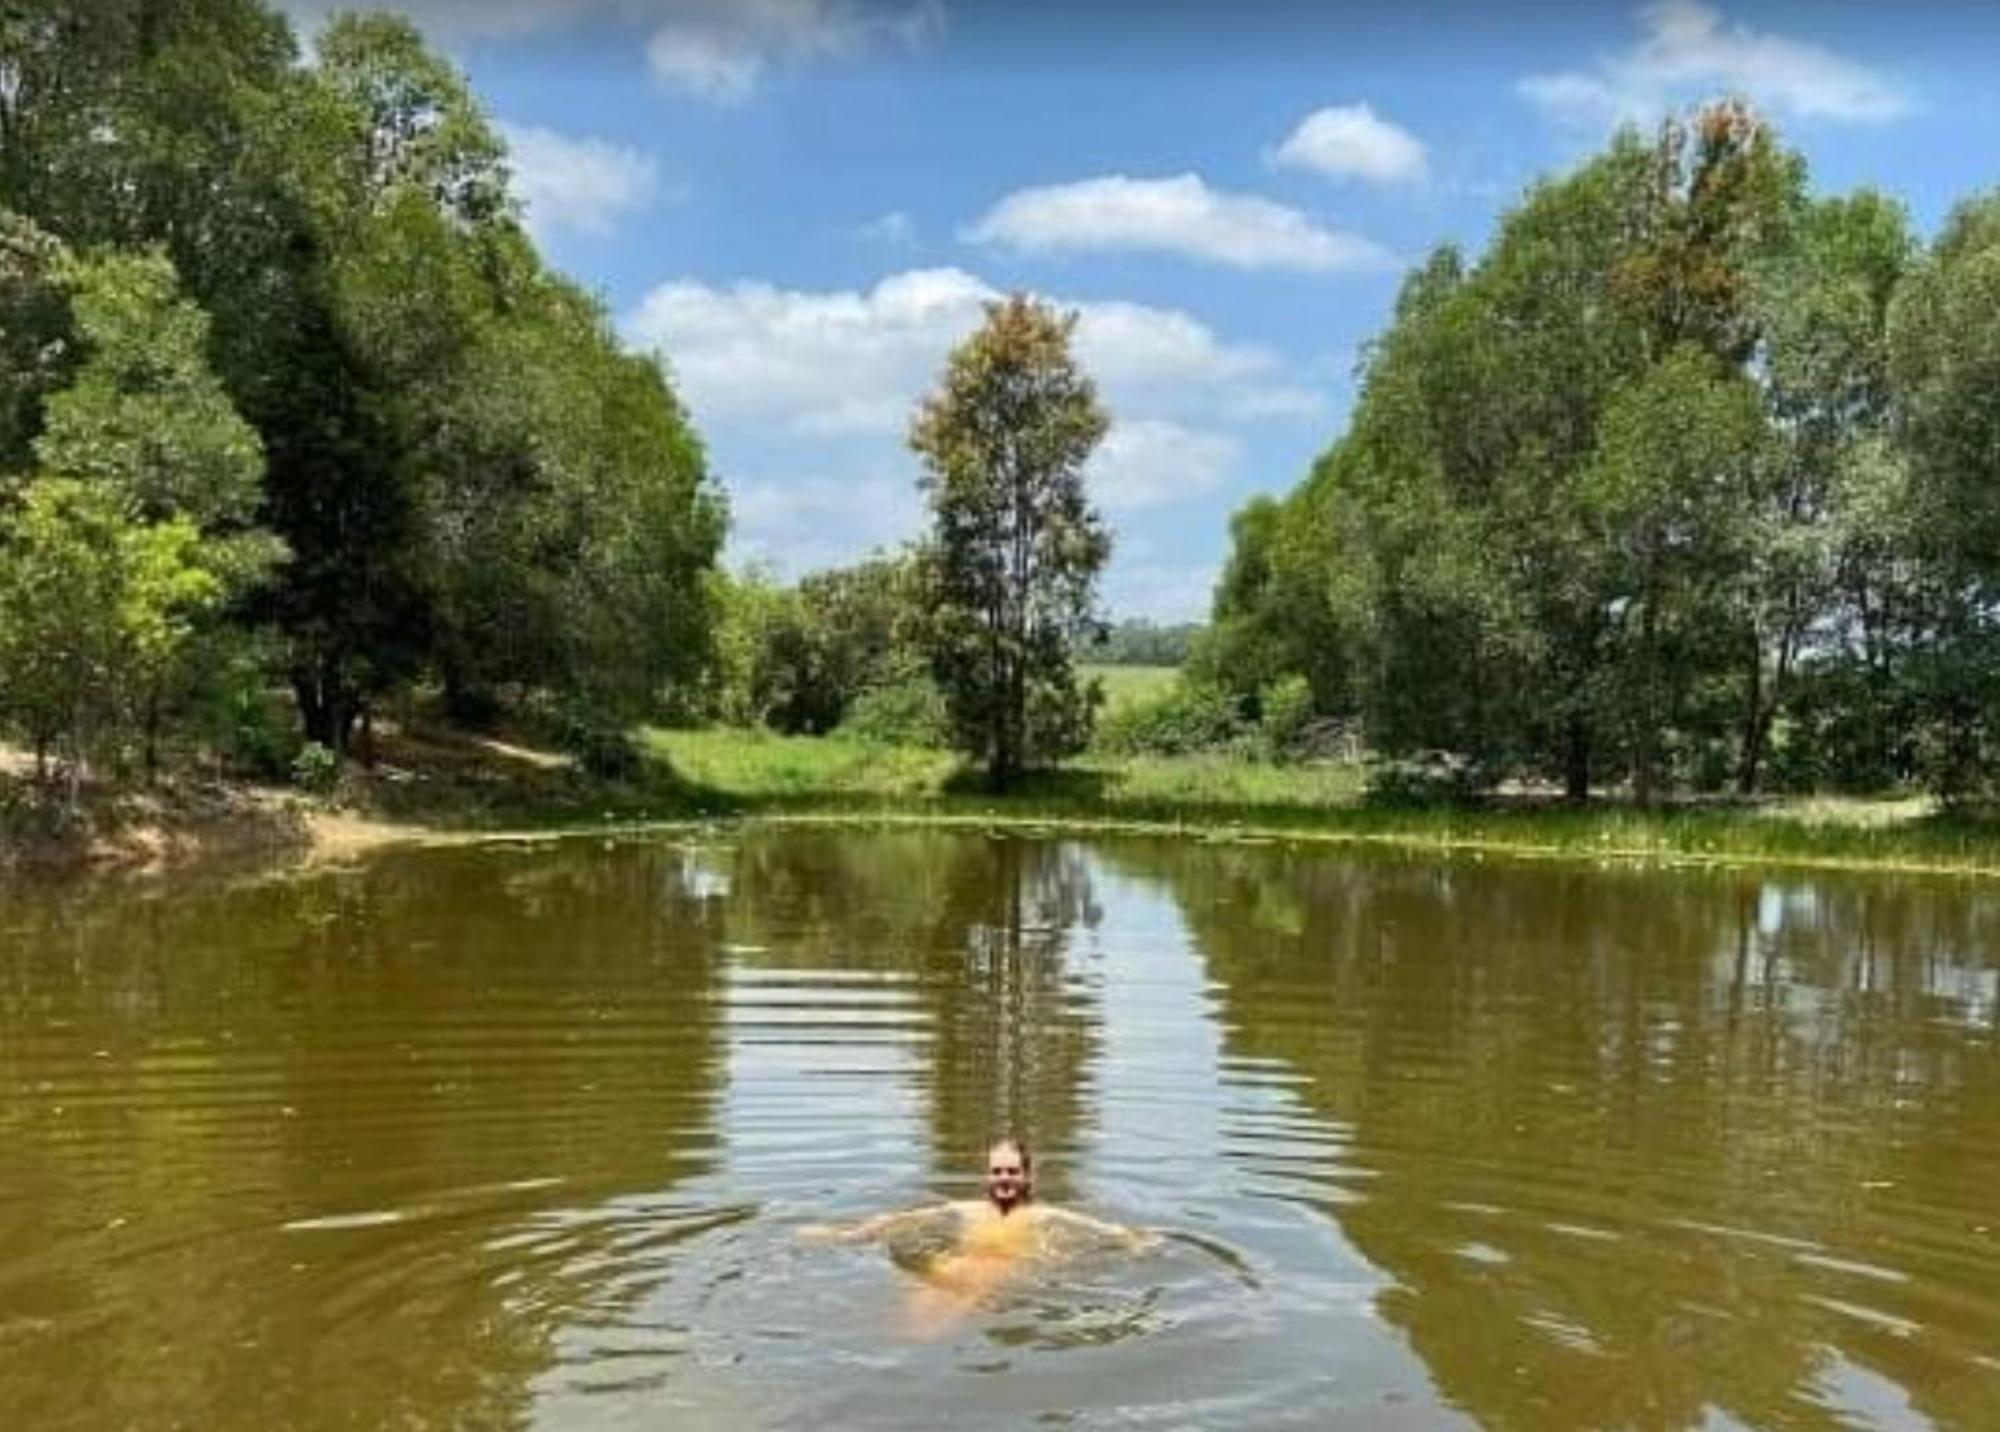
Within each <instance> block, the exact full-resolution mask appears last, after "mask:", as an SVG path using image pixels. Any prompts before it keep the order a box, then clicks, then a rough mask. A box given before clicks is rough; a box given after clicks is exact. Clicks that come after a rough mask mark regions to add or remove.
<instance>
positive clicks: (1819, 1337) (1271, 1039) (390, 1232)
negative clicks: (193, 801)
mask: <svg viewBox="0 0 2000 1432" xmlns="http://www.w3.org/2000/svg"><path fill="white" fill-rule="evenodd" d="M1996 997H2000V889H1996V888H1992V887H1987V886H1982V885H1972V884H1953V883H1945V882H1938V883H1930V882H1919V881H1912V880H1855V879H1833V878H1818V877H1814V878H1804V877H1792V876H1787V877H1784V878H1765V877H1759V876H1756V875H1750V874H1719V873H1708V874H1699V875H1670V874H1660V873H1643V872H1635V871H1593V870H1578V869H1557V868H1553V867H1535V866H1495V865H1493V864H1484V865H1481V864H1448V865H1438V864H1428V863H1415V862H1406V861H1396V860H1381V859H1372V860H1363V859H1357V858H1355V857H1351V856H1346V855H1341V854H1338V853H1329V852H1327V851H1324V850H1320V851H1310V850H1303V849H1289V850H1288V849H1286V848H1283V847H1266V848H1243V847H1220V846H1212V845H1202V844H1193V843H1188V844H1174V843H1168V842H1110V843H1088V844H1079V843H1072V842H1058V841H1037V840H1024V839H994V838H981V837H976V836H973V837H967V836H954V835H947V834H938V833H933V834H895V835H870V834H859V833H840V834H828V833H763V834H756V835H752V836H747V837H744V838H742V839H740V840H737V839H734V838H730V837H723V836H717V837H716V838H714V839H712V840H706V841H699V842H692V843H680V844H674V843H668V842H664V841H657V842H626V843H610V844H607V843H605V842H601V841H595V840H592V841H582V842H575V843H569V844H564V845H558V846H553V847H539V848H532V849H530V848H518V849H517V848H505V847H496V848H487V849H478V850H449V851H432V852H423V853H408V854H401V855H394V856H389V857H385V858H381V859H378V860H376V861H374V862H372V863H369V864H367V865H365V866H362V867H360V868H357V869H355V870H351V871H343V872H332V873H322V874H316V875H311V876H305V877H299V878H290V879H273V880H266V881H261V882H254V883H248V884H236V885H232V886H227V887H219V886H217V887H208V888H193V889H182V890H172V889H161V888H157V887H145V888H128V887H118V888H93V889H91V890H87V891H70V892H67V893H62V894H37V893H36V892H33V891H26V890H22V889H20V888H18V887H16V888H9V889H6V890H4V891H0V1423H4V1425H5V1426H7V1427H9V1428H15V1427H18V1428H22V1429H44V1428H48V1429H64V1428H78V1429H86V1428H87V1429H98V1428H127V1427H131V1428H147V1429H152V1428H177V1427H185V1428H198V1429H217V1430H218V1432H227V1429H259V1432H262V1429H272V1428H350V1427H351V1428H369V1429H373V1428H390V1427H409V1428H447V1427H450V1428H456V1427H465V1428H506V1427H549V1428H565V1429H568V1428H579V1429H596V1428H613V1427H617V1428H623V1427H646V1428H664V1427H671V1428H676V1429H679V1428H693V1429H699V1428H709V1427H714V1428H730V1429H733V1428H805V1427H815V1428H816V1427H821V1426H831V1427H841V1428H889V1427H895V1428H935V1427H941V1426H952V1427H969V1428H986V1427H1009V1428H1012V1427H1022V1426H1031V1425H1040V1424H1048V1425H1063V1426H1072V1427H1090V1428H1169V1427H1172V1428H1180V1427H1232V1428H1234V1427H1242V1428H1283V1427H1301V1428H1304V1427H1312V1428H1320V1427H1336V1426H1338V1427H1346V1426H1353V1427H1371V1428H1372V1427H1388V1428H1404V1427H1422V1428H1429V1427H1438V1426H1445V1427H1449V1426H1486V1427H1495V1428H1530V1429H1560V1428H1602V1427H1620V1428H1624V1427H1630V1428H1655V1427H1657V1428H1682V1427H1702V1428H1728V1427H1806V1428H1836V1427H1893V1428H1900V1427H1928V1426H1937V1427H1952V1428H1972V1429H1980V1428H1994V1427H2000V1044H1996V1038H1997V1036H1996V1027H1995V1026H1996ZM1002 1125H1017V1126H1020V1127H1023V1128H1025V1129H1026V1130H1027V1131H1028V1132H1029V1133H1030V1134H1031V1135H1033V1137H1034V1138H1035V1139H1036V1140H1037V1141H1038V1143H1039V1144H1040V1146H1041V1147H1042V1149H1043V1151H1044V1158H1045V1160H1046V1166H1045V1172H1044V1177H1043V1184H1044V1189H1043V1191H1044V1194H1045V1196H1047V1197H1051V1198H1055V1199H1059V1200H1061V1201H1063V1202H1065V1203H1069V1204H1073V1205H1075V1206H1078V1207H1081V1208H1084V1209H1086V1210H1088V1211H1091V1212H1094V1213H1098V1214H1102V1215H1105V1216H1108V1217H1111V1218H1116V1219H1121V1220H1124V1221H1128V1222H1136V1223H1143V1224H1146V1225H1149V1226H1153V1227H1157V1228H1160V1229H1163V1230H1165V1231H1166V1232H1167V1234H1168V1237H1167V1240H1166V1242H1165V1243H1164V1244H1163V1246H1161V1247H1160V1248H1159V1249H1157V1250H1155V1251H1153V1252H1150V1253H1146V1254H1141V1255H1137V1256H1132V1255H1124V1254H1119V1255H1112V1254H1109V1253H1104V1252H1090V1251H1088V1250H1086V1251H1084V1252H1083V1253H1081V1254H1079V1256H1077V1257H1075V1258H1074V1259H1072V1260H1069V1261H1067V1262H1063V1263H1060V1264H1056V1265H1053V1266H1048V1267H1043V1268H1041V1269H1038V1270H1036V1271H1034V1272H1032V1273H1030V1274H1028V1275H1026V1276H1024V1277H1023V1278H1022V1279H1021V1280H1020V1281H1018V1282H1016V1283H1015V1284H1013V1285H1012V1286H1010V1287H1006V1288H1003V1289H1002V1290H1000V1292H999V1293H998V1294H996V1295H995V1296H994V1297H993V1298H992V1299H991V1301H989V1302H988V1303H987V1304H985V1305H982V1306H979V1307H975V1308H970V1309H965V1310H962V1312H961V1314H960V1315H958V1316H956V1317H954V1318H952V1319H950V1320H947V1321H943V1322H938V1321H934V1320H933V1321H927V1322H923V1323H922V1324H921V1325H919V1323H918V1322H917V1321H915V1320H913V1319H912V1317H911V1309H912V1306H913V1299H915V1298H916V1297H917V1296H918V1295H919V1289H918V1285H917V1284H916V1283H915V1280H913V1279H912V1277H911V1275H910V1274H908V1273H907V1272H905V1271H904V1270H903V1269H901V1268H899V1267H898V1266H896V1265H895V1264H894V1263H893V1262H891V1261H890V1260H889V1259H887V1258H885V1257H884V1256H883V1254H882V1253H881V1251H880V1250H878V1249H872V1248H830V1249H829V1248H815V1247H808V1246H804V1245H802V1244H801V1243H800V1242H799V1241H798V1240H797V1239H796V1238H795V1237H794V1232H795V1230H796V1229H797V1228H798V1227H799V1225H800V1224H802V1223H804V1222H807V1221H811V1220H817V1219H824V1218H831V1217H846V1216H853V1215H859V1214H863V1213H868V1212H873V1211H875V1210H879V1209H883V1208H889V1207H895V1206H899V1205H905V1204H911V1203H917V1202H922V1201H925V1200H928V1199H933V1198H936V1197H939V1196H962V1195H965V1194H967V1193H969V1192H971V1191H972V1189H973V1186H974V1184H973V1176H974V1174H975V1173H976V1170H977V1167H978V1161H979V1159H980V1156H981V1153H982V1147H981V1146H982V1143H983V1140H984V1139H985V1137H986V1135H987V1134H988V1132H989V1131H991V1130H993V1129H995V1128H997V1127H999V1126H1002Z"/></svg>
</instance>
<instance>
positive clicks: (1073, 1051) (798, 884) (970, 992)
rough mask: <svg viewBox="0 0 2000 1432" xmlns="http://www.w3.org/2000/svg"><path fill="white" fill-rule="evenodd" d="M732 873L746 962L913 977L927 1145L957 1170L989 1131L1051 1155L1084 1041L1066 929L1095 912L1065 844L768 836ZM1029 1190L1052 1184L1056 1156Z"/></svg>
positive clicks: (1080, 996)
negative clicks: (922, 1041)
mask: <svg viewBox="0 0 2000 1432" xmlns="http://www.w3.org/2000/svg"><path fill="white" fill-rule="evenodd" d="M730 869H731V891H732V897H733V898H732V899H731V900H730V901H729V902H728V918H729V921H730V927H729V938H730V939H731V940H732V941H734V942H736V943H737V944H738V945H739V946H740V947H751V948H752V949H753V951H754V949H755V948H757V947H764V948H766V949H768V951H769V953H768V954H763V955H760V954H757V953H754V952H753V953H749V954H746V955H745V956H744V958H747V959H760V958H761V959H768V960H771V961H773V962H776V963H779V964H783V965H785V966H788V967H793V968H798V967H804V966H810V965H812V964H815V963H823V964H825V965H826V966H828V967H830V968H836V969H843V970H850V969H872V970H881V971H894V972H898V973H903V974H907V975H909V976H911V977H913V979H914V981H915V989H916V992H917V995H918V998H919V1001H920V1004H921V1007H922V1011H923V1026H924V1028H925V1030H926V1031H928V1034H929V1058H928V1061H927V1062H928V1069H927V1071H926V1075H925V1077H926V1079H927V1085H928V1087H927V1093H928V1095H929V1102H930V1116H931V1124H932V1130H933V1136H932V1145H931V1157H932V1161H933V1167H934V1168H935V1169H936V1171H937V1174H938V1177H939V1181H940V1183H941V1184H942V1185H943V1186H946V1187H951V1188H954V1189H956V1190H957V1191H961V1192H962V1191H964V1189H963V1181H964V1179H965V1178H966V1177H967V1176H968V1174H969V1173H970V1172H971V1171H972V1169H973V1167H974V1165H975V1163H976V1161H977V1160H978V1159H979V1158H980V1157H981V1156H982V1155H983V1154H984V1153H985V1148H984V1143H985V1140H986V1139H987V1138H988V1137H990V1136H991V1135H992V1134H993V1133H994V1132H996V1131H997V1130H1001V1129H1007V1128H1013V1129H1017V1130H1019V1131H1021V1132H1022V1133H1023V1134H1024V1135H1025V1136H1026V1137H1027V1138H1029V1139H1030V1140H1031V1141H1032V1142H1033V1143H1034V1144H1035V1145H1036V1146H1037V1148H1038V1149H1041V1150H1045V1151H1047V1152H1049V1153H1051V1154H1054V1155H1060V1154H1061V1153H1062V1152H1063V1151H1065V1150H1068V1149H1070V1148H1072V1147H1074V1146H1075V1143H1076V1140H1077V1131H1078V1126H1079V1123H1080V1121H1081V1118H1082V1097H1083V1096H1082V1086H1083V1075H1084V1070H1085V1067H1086V1065H1087V1063H1088V1060H1089V1057H1090V1051H1091V1047H1092V1042H1093V1040H1094V1038H1095V1032H1094V1031H1095V1026H1096V1023H1097V1020H1096V1017H1095V1015H1094V1014H1093V1012H1092V1011H1091V1009H1090V1008H1089V994H1088V990H1087V988H1086V987H1084V986H1082V985H1081V984H1080V983H1079V982H1078V981H1077V979H1076V978H1075V977H1074V974H1073V972H1072V970H1071V969H1070V963H1071V962H1070V958H1069V951H1070V945H1071V942H1072V940H1073V939H1074V937H1075V934H1076V931H1077V929H1078V928H1079V927H1090V926H1094V925H1095V924H1096V923H1097V920H1098V918H1099V912H1098V909H1097V906H1096V904H1095V902H1094V900H1093V897H1092V892H1091V888H1090V875H1089V869H1088V866H1087V864H1086V862H1085V859H1084V856H1083V854H1082V852H1081V850H1080V849H1079V848H1077V847H1076V846H1074V845H1070V844H1062V843H1057V842H1050V841H1036V840H1014V839H985V840H982V839H978V838H968V837H966V836H963V835H954V834H948V833H940V832H912V833H896V834H881V835H855V834H842V835H838V836H833V837H829V836H827V835H825V834H823V833H821V834H815V833H807V832H799V833H793V834H786V833H772V834H770V835H768V836H765V837H760V838H759V839H757V840H755V841H753V842H751V843H749V844H746V845H745V846H744V847H743V848H742V849H741V850H740V851H739V852H737V856H736V859H735V862H734V863H733V865H732V866H731V867H730ZM1048 1173H1049V1181H1048V1182H1047V1183H1046V1184H1045V1185H1044V1190H1043V1191H1044V1192H1045V1193H1046V1194H1048V1195H1049V1196H1051V1197H1063V1196H1066V1193H1065V1190H1064V1186H1063V1179H1062V1161H1061V1159H1060V1158H1059V1157H1057V1158H1053V1159H1051V1161H1050V1164H1049V1169H1048Z"/></svg>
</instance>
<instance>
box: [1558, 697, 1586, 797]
mask: <svg viewBox="0 0 2000 1432" xmlns="http://www.w3.org/2000/svg"><path fill="white" fill-rule="evenodd" d="M1563 798H1564V799H1565V800H1568V801H1572V802H1574V803H1576V804H1578V805H1581V804H1583V803H1584V802H1585V801H1587V800H1589V799H1590V722H1589V721H1588V720H1587V719H1585V717H1584V716H1583V714H1582V713H1581V712H1573V713H1572V714H1571V715H1570V718H1569V723H1568V731H1567V734H1566V739H1565V741H1564V748H1563Z"/></svg>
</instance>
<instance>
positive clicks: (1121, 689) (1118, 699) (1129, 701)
mask: <svg viewBox="0 0 2000 1432" xmlns="http://www.w3.org/2000/svg"><path fill="white" fill-rule="evenodd" d="M1078 669H1079V670H1080V671H1081V672H1082V673H1083V677H1084V679H1085V680H1086V681H1087V680H1089V679H1090V678H1091V677H1093V676H1094V677H1096V678H1097V679H1098V680H1099V681H1102V682H1103V683H1104V714H1105V715H1107V716H1109V715H1111V714H1112V713H1113V712H1117V711H1122V710H1124V709H1125V708H1126V707H1127V706H1132V705H1136V704H1137V703H1139V702H1141V701H1150V700H1152V699H1153V698H1154V697H1156V696H1158V695H1160V694H1161V693H1162V692H1164V691H1165V690H1166V689H1167V688H1168V687H1169V686H1171V685H1173V683H1174V678H1176V677H1178V676H1179V675H1180V674H1181V673H1180V668H1179V667H1176V666H1097V665H1093V664H1091V663H1088V662H1086V663H1085V664H1084V665H1083V666H1081V667H1079V668H1078Z"/></svg>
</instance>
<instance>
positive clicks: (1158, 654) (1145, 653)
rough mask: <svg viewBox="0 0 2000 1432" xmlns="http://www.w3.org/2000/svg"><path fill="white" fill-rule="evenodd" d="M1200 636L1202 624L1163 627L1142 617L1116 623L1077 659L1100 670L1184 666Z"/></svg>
mask: <svg viewBox="0 0 2000 1432" xmlns="http://www.w3.org/2000/svg"><path fill="white" fill-rule="evenodd" d="M1200 632H1201V624H1200V623H1199V622H1180V623H1176V624H1173V625H1167V626H1162V625H1160V624H1158V623H1156V622H1150V621H1147V620H1146V619H1145V618H1143V617H1138V618H1134V619H1132V620H1129V621H1122V622H1117V623H1114V624H1113V625H1112V626H1110V627H1109V628H1107V629H1106V631H1105V633H1104V637H1103V640H1101V641H1096V642H1091V643H1087V644H1086V645H1085V646H1084V647H1083V648H1082V650H1080V651H1079V652H1078V653H1077V656H1078V658H1079V659H1080V660H1083V661H1088V662H1095V663H1096V664H1098V665H1100V666H1180V665H1182V664H1184V663H1185V662H1186V661H1187V659H1188V651H1189V650H1190V648H1192V647H1193V645H1194V641H1195V637H1196V636H1197V635H1198V634H1199V633H1200Z"/></svg>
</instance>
